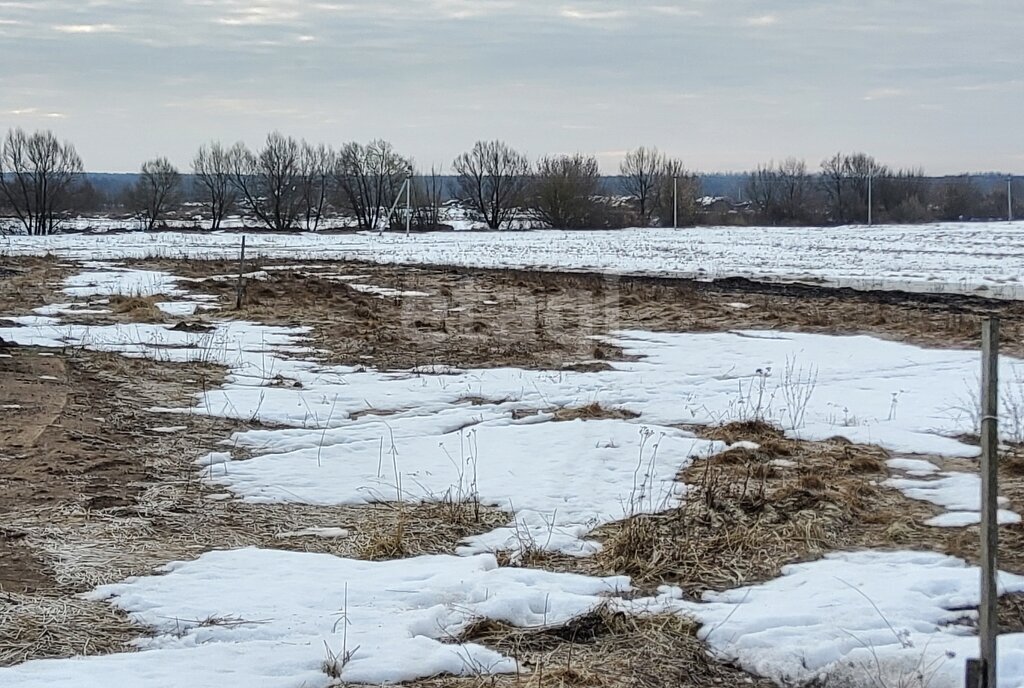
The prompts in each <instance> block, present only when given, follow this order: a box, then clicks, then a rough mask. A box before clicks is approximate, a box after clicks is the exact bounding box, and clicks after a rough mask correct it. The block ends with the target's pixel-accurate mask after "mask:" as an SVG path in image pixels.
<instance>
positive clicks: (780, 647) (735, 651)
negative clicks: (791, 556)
mask: <svg viewBox="0 0 1024 688" xmlns="http://www.w3.org/2000/svg"><path fill="white" fill-rule="evenodd" d="M979 580H980V575H979V572H978V569H977V567H973V566H967V565H966V564H965V563H964V562H963V561H962V560H960V559H956V558H954V557H948V556H944V555H941V554H936V553H931V552H875V551H867V552H852V553H846V552H841V553H835V554H830V555H827V556H826V557H825V558H824V559H821V560H818V561H814V562H810V563H807V564H796V565H793V566H786V567H784V568H783V570H782V576H781V577H779V578H776V579H774V580H772V581H769V582H767V583H764V584H763V585H755V586H749V587H743V588H738V589H735V590H729V591H727V592H723V593H707V594H705V595H704V603H702V604H695V603H687V602H678V601H673V600H672V597H673V595H672V594H671V593H669V594H666V595H664V596H663V597H662V598H661V599H660V600H659V602H660V604H662V605H666V606H668V607H673V606H674V607H675V608H677V609H679V610H682V611H684V612H685V613H690V614H693V615H694V616H695V617H696V618H697V619H699V620H700V622H701V623H703V624H704V625H703V627H702V629H701V631H700V632H699V637H700V638H701V639H703V640H704V641H706V642H707V643H708V644H709V645H710V646H711V647H712V649H713V650H714V651H715V652H716V653H717V654H718V655H719V656H720V657H721V658H723V659H727V660H732V661H735V662H736V663H737V664H739V666H741V667H742V668H744V669H746V670H747V671H751V672H754V673H756V674H759V675H761V676H766V677H768V678H770V679H772V680H774V681H776V682H777V683H779V684H780V685H795V684H796V685H798V684H801V683H805V682H809V681H813V680H815V679H817V678H820V677H822V676H824V675H826V674H827V675H828V676H829V677H830V679H831V680H832V681H835V683H830V684H829V685H878V686H890V685H922V684H920V683H909V682H908V683H904V682H900V678H901V677H902V678H903V679H904V680H909V679H910V678H911V677H912V675H913V674H914V673H915V671H920V672H922V673H924V674H925V675H926V676H930V677H931V679H930V681H929V682H926V683H924V684H923V685H927V686H929V688H959V687H960V686H962V685H963V683H962V682H963V676H964V668H963V667H964V661H965V659H966V658H967V657H972V656H977V653H978V639H977V637H976V636H974V635H973V630H972V629H971V628H970V627H969V626H967V625H966V622H968V621H969V620H971V619H974V618H976V616H977V612H976V611H974V610H970V609H968V608H970V607H977V605H978V600H979V594H978V588H979V584H978V582H979ZM999 588H1000V594H1005V593H1008V592H1016V593H1019V592H1024V578H1022V577H1020V576H1015V575H1011V574H1007V573H1002V574H1000V578H999ZM675 596H678V595H675ZM999 661H1000V676H1001V681H1000V686H1005V687H1010V686H1020V685H1022V683H1024V634H1020V633H1014V634H1006V635H1002V636H1000V657H999ZM844 678H845V679H848V680H849V681H851V683H849V684H847V683H844V682H843V679H844Z"/></svg>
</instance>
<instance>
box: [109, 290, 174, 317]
mask: <svg viewBox="0 0 1024 688" xmlns="http://www.w3.org/2000/svg"><path fill="white" fill-rule="evenodd" d="M165 300H166V297H162V296H121V295H117V294H115V295H114V296H111V297H110V310H112V311H113V312H114V313H117V314H119V315H127V316H130V317H131V318H132V319H133V320H135V321H137V322H163V321H164V312H163V311H161V310H160V309H159V308H157V306H156V304H157V302H158V301H165Z"/></svg>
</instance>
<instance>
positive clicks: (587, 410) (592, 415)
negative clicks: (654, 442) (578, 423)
mask: <svg viewBox="0 0 1024 688" xmlns="http://www.w3.org/2000/svg"><path fill="white" fill-rule="evenodd" d="M639 416H640V414H638V413H634V412H632V411H629V410H627V409H617V408H607V407H605V406H602V405H601V404H599V403H598V402H596V401H595V402H593V403H590V404H587V405H586V406H567V407H564V408H560V409H558V410H557V411H555V412H554V420H556V421H568V420H598V419H630V418H638V417H639Z"/></svg>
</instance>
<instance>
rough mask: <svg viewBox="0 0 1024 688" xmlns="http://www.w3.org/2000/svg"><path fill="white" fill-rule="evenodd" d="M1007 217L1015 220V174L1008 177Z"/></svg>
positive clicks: (1011, 220)
mask: <svg viewBox="0 0 1024 688" xmlns="http://www.w3.org/2000/svg"><path fill="white" fill-rule="evenodd" d="M1006 219H1007V220H1009V221H1010V222H1013V175H1011V176H1009V177H1007V178H1006Z"/></svg>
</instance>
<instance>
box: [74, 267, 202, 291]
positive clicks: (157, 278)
mask: <svg viewBox="0 0 1024 688" xmlns="http://www.w3.org/2000/svg"><path fill="white" fill-rule="evenodd" d="M178 280H179V278H177V277H174V276H172V275H170V274H169V273H166V272H161V271H158V270H133V269H130V268H121V267H113V266H104V267H103V268H101V269H98V270H93V271H87V272H81V273H79V274H77V275H72V276H71V277H68V278H67V279H66V280H64V293H65V294H68V295H69V296H75V297H78V298H88V297H90V296H111V295H114V294H117V295H120V296H155V295H157V294H166V295H168V296H176V295H179V294H184V293H185V291H184V290H183V289H181V288H180V287H178V286H177V282H178Z"/></svg>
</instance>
